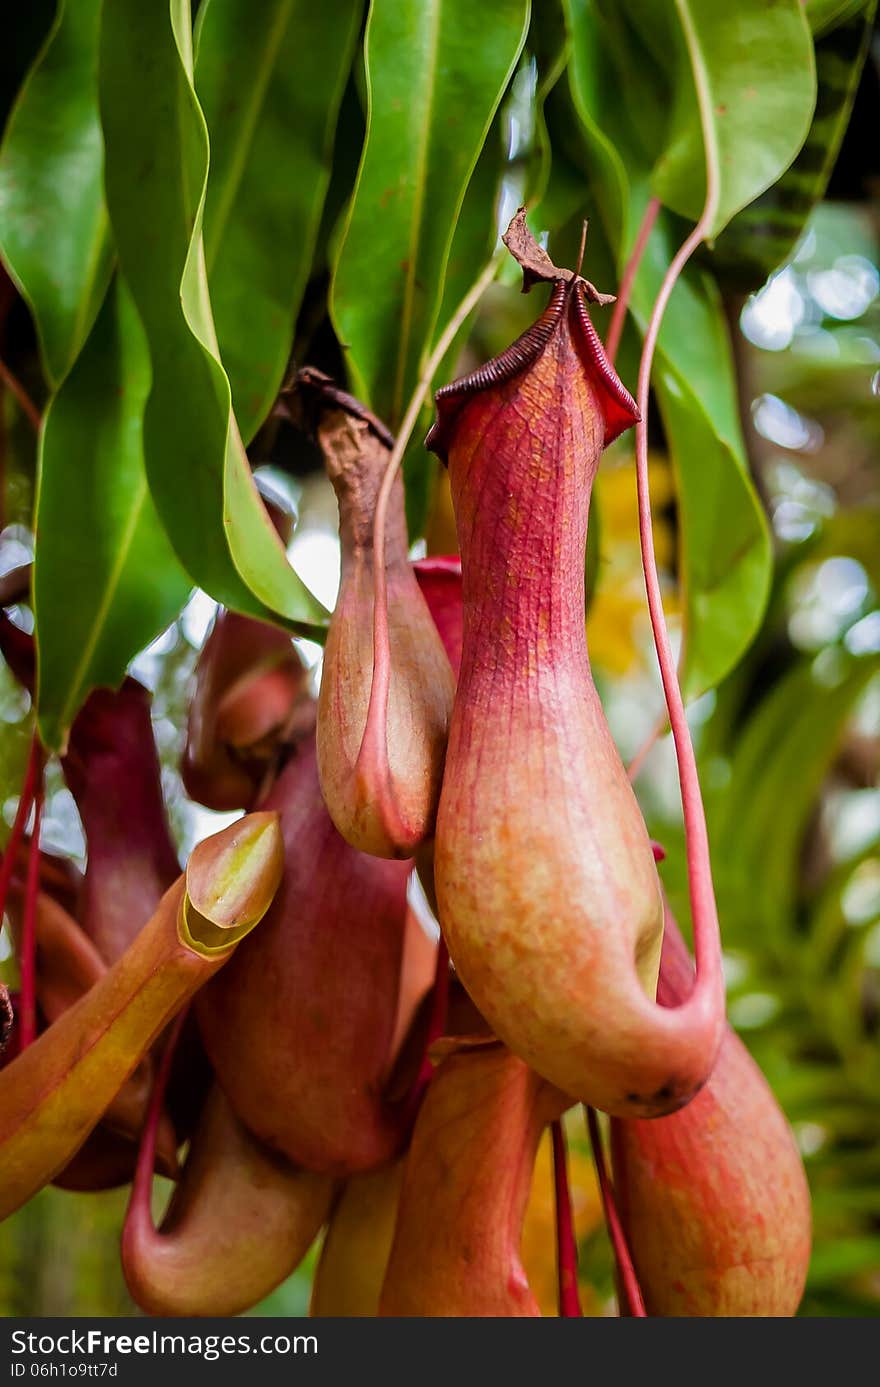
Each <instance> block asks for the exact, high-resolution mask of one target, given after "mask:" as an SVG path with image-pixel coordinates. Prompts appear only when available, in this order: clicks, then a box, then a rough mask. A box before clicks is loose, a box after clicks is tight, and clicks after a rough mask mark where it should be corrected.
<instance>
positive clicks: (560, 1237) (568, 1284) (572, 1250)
mask: <svg viewBox="0 0 880 1387" xmlns="http://www.w3.org/2000/svg"><path fill="white" fill-rule="evenodd" d="M550 1135H551V1137H552V1140H553V1189H554V1193H555V1195H556V1266H557V1274H558V1283H559V1314H560V1317H561V1318H563V1319H578V1318H579V1317H580V1316H581V1314H582V1313H583V1312H582V1310H581V1302H580V1298H579V1296H578V1284H577V1242H576V1239H575V1236H574V1220H573V1218H572V1212H571V1190H570V1188H569V1183H568V1160H567V1154H566V1149H565V1132H564V1131H563V1129H562V1123H561V1122H560V1121H558V1120H557V1121H556V1122H553V1123H551V1124H550Z"/></svg>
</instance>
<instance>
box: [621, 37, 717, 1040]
mask: <svg viewBox="0 0 880 1387" xmlns="http://www.w3.org/2000/svg"><path fill="white" fill-rule="evenodd" d="M682 23H683V25H684V26H685V30H686V36H689V34H690V30H689V28H688V25H689V20H688V18H687V15H686V14H685V13H684V12H683V13H682ZM694 82H695V85H696V88H697V98H698V101H699V105H700V113H701V118H702V123H703V132H704V142H705V146H706V199H705V204H704V206H703V211H702V213H701V215H700V219H699V221H698V222H697V224H696V226H695V227H694V229H693V231H692V232H691V233H690V235H689V236H688V237H687V238H686V240H685V241H684V243H683V244H682V245H681V246H680V247H679V249H678V251H677V252H676V254H675V255H674V256H673V258H672V261H671V263H670V265H669V268H668V270H667V271H666V274H665V275H664V276H663V282H662V284H661V285H660V289H659V291H658V293H657V298H656V300H655V302H654V307H653V309H652V311H651V317H650V320H649V322H648V327H647V330H646V332H645V341H644V345H643V347H642V358H641V361H640V362H639V380H638V388H637V391H636V403H637V405H638V407H639V414H640V419H639V422H638V423H637V424H636V483H637V487H638V496H639V541H640V545H641V551H642V568H643V570H644V574H645V590H646V593H647V597H648V611H649V613H650V616H651V629H652V631H653V634H654V646H655V648H656V651H657V660H658V663H659V665H660V678H661V681H662V683H663V694H664V697H665V699H666V707H667V709H668V711H669V725H670V728H671V730H672V738H673V741H674V743H675V755H676V760H677V763H678V778H679V784H680V787H681V803H682V812H683V815H684V829H685V844H686V848H687V861H688V890H689V895H690V903H691V918H692V920H693V930H694V954H695V958H696V982H695V984H694V990H693V992H692V993H691V998H690V1002H689V1005H694V1004H696V1006H697V1007H701V1006H705V1007H706V1008H707V1010H708V1009H712V1010H714V1009H715V1008H716V1007H718V1008H720V1010H721V1011H722V1013H723V1010H724V975H723V972H722V967H721V934H720V930H719V927H718V909H717V906H716V903H715V890H714V887H713V884H712V862H711V859H710V856H709V834H708V830H707V827H706V813H705V809H704V807H703V797H702V794H701V792H700V781H699V776H698V775H697V762H696V757H695V755H694V748H693V743H692V741H691V734H690V728H689V727H688V722H687V716H686V714H685V710H684V700H683V698H682V694H681V688H680V686H679V683H678V672H677V670H676V665H675V657H674V656H673V653H672V645H671V643H670V640H669V632H668V630H667V628H666V618H665V616H664V613H663V599H662V597H661V594H660V579H659V576H658V573H657V561H656V559H655V557H654V536H653V528H652V523H651V493H650V487H649V482H648V406H649V401H650V387H651V368H652V366H653V364H654V352H655V350H656V347H657V338H658V336H659V334H660V325H661V323H662V321H663V314H664V313H665V311H666V305H667V304H668V302H669V299H670V296H671V294H672V291H673V289H674V288H675V285H676V282H677V281H678V278H679V276H680V274H681V272H682V270H683V269H684V267H685V265H686V264H687V262H688V260H689V259H690V257H691V256H692V255H693V253H694V251H695V250H696V249H697V247H698V246H700V245H701V244H702V242H703V241H704V240H705V239H706V238H707V236H709V235H710V233H711V231H712V227H713V224H714V221H715V216H716V212H717V208H718V200H719V193H720V169H719V160H718V150H717V147H716V146H715V144H714V143H713V140H712V138H711V129H712V114H711V93H710V91H709V90H708V84H707V82H706V78H705V73H704V72H703V71H702V70H701V68H700V67H699V64H698V63H696V62H695V63H694Z"/></svg>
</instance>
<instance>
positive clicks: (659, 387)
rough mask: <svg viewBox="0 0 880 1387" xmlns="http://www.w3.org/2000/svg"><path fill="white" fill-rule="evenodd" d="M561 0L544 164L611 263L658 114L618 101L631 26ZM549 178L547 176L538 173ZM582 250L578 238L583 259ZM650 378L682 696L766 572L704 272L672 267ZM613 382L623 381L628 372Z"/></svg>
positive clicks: (731, 649)
mask: <svg viewBox="0 0 880 1387" xmlns="http://www.w3.org/2000/svg"><path fill="white" fill-rule="evenodd" d="M565 8H566V14H567V18H568V23H569V32H570V35H571V41H572V60H571V65H570V68H569V83H570V97H569V98H568V99H566V97H565V94H564V93H558V94H557V93H554V95H553V97H552V98H551V101H550V103H549V104H548V120H549V121H550V126H551V132H552V135H553V142H554V167H558V168H559V172H560V175H561V176H562V178H563V179H564V180H565V181H567V182H569V183H570V182H571V177H570V174H568V172H567V168H566V165H567V160H566V159H565V158H564V157H562V156H561V155H560V154H559V153H558V152H557V151H558V150H559V149H560V148H561V147H565V149H566V151H567V153H568V157H569V158H572V157H573V158H574V159H575V160H576V161H577V162H578V164H579V167H580V171H581V178H582V181H583V182H584V184H585V186H587V187H588V188H589V190H590V194H591V197H592V199H593V201H592V203H591V204H588V205H587V206H585V207H584V209H583V210H584V212H585V213H586V214H587V215H590V214H592V213H594V212H595V210H596V207H597V206H598V210H599V213H600V216H601V221H602V226H603V228H604V232H605V235H606V237H607V239H608V241H609V243H610V245H611V249H612V254H613V257H614V259H615V261H616V264H617V271H618V274H621V273H622V271H623V268H624V265H625V263H626V261H627V259H628V256H629V254H630V251H631V248H632V245H633V242H634V240H635V236H636V234H637V230H638V225H639V221H640V218H641V215H642V212H643V210H644V207H645V204H646V201H647V198H648V195H649V182H650V174H651V169H652V167H653V163H654V158H655V150H654V148H652V130H654V129H655V127H658V126H659V122H658V120H657V119H656V114H655V116H654V119H653V120H651V121H648V122H647V124H645V125H642V124H640V125H639V127H638V128H637V127H636V125H635V123H634V121H633V118H632V114H631V112H630V110H629V104H628V103H622V102H621V101H620V100H619V93H620V91H622V90H625V87H626V80H625V77H626V71H627V67H626V64H627V62H628V61H629V60H630V59H629V43H630V42H631V36H630V35H629V34H628V33H626V32H625V31H623V30H622V29H621V27H620V26H621V24H622V18H621V13H620V11H619V10H618V9H617V7H615V6H608V7H607V15H608V18H607V19H606V17H605V13H604V11H605V7H603V6H601V5H599V4H596V3H594V0H565ZM635 41H636V42H637V41H638V39H636V40H635ZM643 62H644V64H645V65H644V68H643V69H642V67H641V66H640V72H641V71H643V74H644V85H645V92H644V101H645V104H646V105H647V107H648V108H649V111H655V108H656V101H657V99H658V98H657V90H658V88H657V83H656V80H655V78H656V74H652V69H651V67H650V64H649V62H648V61H647V60H646V59H643V58H640V64H641V63H643ZM573 130H574V134H573ZM655 137H656V132H655ZM660 138H661V139H662V130H661V131H660ZM555 177H556V174H555V173H554V174H552V175H551V183H552V181H553V179H554V178H555ZM594 236H595V231H594ZM680 240H681V231H680V229H679V228H678V227H677V225H676V224H675V222H674V220H673V219H672V218H671V217H670V216H669V215H668V214H663V215H661V217H660V218H659V220H658V222H657V225H656V227H655V230H654V232H653V234H652V236H651V238H650V240H649V242H648V247H647V250H646V252H645V255H644V257H643V260H642V263H641V266H640V269H639V273H638V275H637V276H636V280H635V283H634V285H633V291H632V298H631V303H630V307H631V311H632V314H633V317H634V319H635V321H636V323H637V324H638V326H639V328H640V329H641V331H642V332H644V330H645V329H646V327H647V323H648V319H649V317H650V313H651V309H652V307H653V303H654V300H655V297H656V294H657V291H658V289H659V286H660V283H661V280H662V278H663V275H664V274H665V272H666V270H667V268H668V266H669V263H670V261H671V259H672V256H673V254H674V253H675V251H676V249H677V248H678V244H679V242H680ZM590 254H591V251H590V241H589V240H588V245H587V265H588V267H589V264H590V258H589V257H590ZM602 287H603V288H606V289H613V287H614V286H613V285H607V284H603V285H602ZM626 340H627V339H626V336H625V337H624V347H625V346H626ZM625 355H626V353H625V352H622V354H621V359H623V357H624V356H625ZM629 355H630V357H632V356H633V355H634V354H632V353H630V354H629ZM621 369H622V372H623V375H624V378H626V376H627V371H626V369H625V368H624V367H621ZM654 382H655V387H656V391H657V399H658V402H659V405H660V409H661V413H662V416H663V424H664V430H665V433H666V439H667V445H668V448H669V453H670V456H671V458H672V461H673V465H674V468H675V475H676V488H677V494H678V504H679V516H680V520H681V525H680V529H679V562H678V568H679V580H680V584H681V589H682V598H683V613H684V628H685V629H684V653H683V661H682V667H681V671H680V677H681V680H682V685H683V689H684V692H685V695H686V697H694V696H696V695H697V694H699V693H702V692H703V691H704V690H705V689H707V688H710V687H713V686H714V685H715V684H717V683H719V682H720V681H721V679H722V678H723V677H724V676H725V675H726V674H727V673H728V672H729V671H730V670H731V669H732V668H733V667H734V666H735V665H736V664H737V662H738V661H739V659H740V658H741V656H742V654H743V653H744V651H745V650H746V649H747V647H748V646H749V644H750V643H751V641H752V639H753V638H754V636H755V634H756V632H757V630H758V628H759V626H760V623H761V619H762V616H763V613H764V609H765V607H766V603H767V597H768V593H769V587H770V578H771V572H772V549H771V544H770V536H769V531H768V526H767V521H766V518H765V516H764V512H763V509H762V507H761V504H760V501H759V499H758V497H757V494H756V492H755V489H754V486H753V484H752V481H751V478H750V476H749V473H748V464H747V460H746V454H745V445H744V443H743V439H742V432H741V429H740V423H739V406H738V400H737V388H736V375H735V369H734V364H733V361H732V358H731V351H730V344H729V340H728V335H727V325H726V321H725V317H724V311H723V306H722V303H721V300H720V298H719V295H718V291H717V289H716V287H715V285H714V283H713V281H712V279H711V277H710V276H709V275H707V274H705V272H703V271H701V270H700V269H698V268H697V267H695V266H694V265H690V266H688V267H687V269H686V271H685V273H684V274H683V275H682V276H681V277H680V279H679V281H678V283H677V284H676V287H675V289H674V291H673V293H672V296H671V298H670V301H669V304H668V306H667V309H666V313H665V316H664V320H663V325H662V328H661V332H660V339H659V343H658V349H657V356H656V361H655V372H654ZM627 383H628V384H629V385H630V387H631V388H632V389H634V388H635V379H634V373H630V379H629V380H628V381H627Z"/></svg>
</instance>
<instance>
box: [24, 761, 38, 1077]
mask: <svg viewBox="0 0 880 1387" xmlns="http://www.w3.org/2000/svg"><path fill="white" fill-rule="evenodd" d="M35 741H36V736H35ZM37 745H38V746H39V743H37ZM35 782H36V783H35V785H34V791H33V802H34V823H33V827H32V829H31V841H30V851H29V853H28V864H27V877H26V879H25V888H24V911H23V917H22V928H21V959H20V968H21V1007H20V1011H19V1037H20V1040H19V1048H20V1050H26V1049H27V1047H28V1046H29V1045H31V1044H33V1042H34V1041H35V1040H36V1038H37V901H38V897H39V891H40V824H41V822H42V818H43V766H42V756H40V757H39V766H38V768H37V771H36V774H35Z"/></svg>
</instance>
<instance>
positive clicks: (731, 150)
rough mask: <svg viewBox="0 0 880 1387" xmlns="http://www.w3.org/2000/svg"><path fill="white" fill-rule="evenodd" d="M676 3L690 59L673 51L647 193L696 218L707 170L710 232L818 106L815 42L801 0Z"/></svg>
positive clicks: (771, 178) (769, 170) (797, 141)
mask: <svg viewBox="0 0 880 1387" xmlns="http://www.w3.org/2000/svg"><path fill="white" fill-rule="evenodd" d="M674 3H675V12H676V14H677V17H678V20H679V23H680V26H681V34H682V37H683V40H684V45H683V46H684V49H685V50H686V55H687V56H686V59H685V58H684V54H683V53H682V51H681V49H679V53H678V62H677V71H676V73H675V77H674V86H673V100H674V103H675V105H674V111H673V119H672V127H671V130H670V134H669V137H668V144H667V148H666V151H665V153H664V154H663V156H662V157H661V159H660V161H659V163H658V165H657V168H656V170H655V174H654V191H655V192H656V193H657V195H658V196H659V197H660V198H661V199H662V200H663V202H664V203H665V204H666V206H667V207H671V208H672V209H673V211H676V212H680V213H681V214H682V215H683V216H686V217H689V218H690V219H691V220H692V221H696V220H697V219H698V218H699V216H700V215H701V213H702V210H703V204H704V202H705V199H706V169H707V166H711V167H713V168H714V170H715V173H716V177H717V180H718V192H717V201H716V203H715V207H714V216H713V219H712V225H711V229H710V234H711V235H713V236H714V235H717V233H718V232H719V231H720V230H721V229H722V227H724V226H726V225H727V223H728V222H729V221H730V219H731V217H733V216H734V214H735V213H737V212H738V211H739V210H740V209H741V208H742V207H745V206H747V204H748V203H750V202H752V201H753V199H754V198H756V197H757V196H758V194H759V193H762V192H763V191H764V189H765V188H769V187H770V185H771V183H775V182H776V180H777V178H779V177H780V175H781V174H782V173H784V171H785V170H786V169H787V168H788V166H789V164H790V163H791V162H792V160H793V159H794V157H795V155H796V154H797V152H798V150H799V149H800V147H801V145H802V144H803V142H804V140H805V139H806V137H807V132H808V131H809V128H810V121H811V120H812V117H813V110H814V107H815V103H816V74H815V64H814V59H813V44H812V39H811V36H810V29H809V25H808V23H807V20H806V17H805V15H804V10H803V6H802V4H801V3H800V0H737V3H736V4H735V5H732V4H719V3H718V0H674ZM648 8H649V9H652V10H654V9H656V6H653V5H651V6H649V7H648Z"/></svg>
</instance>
